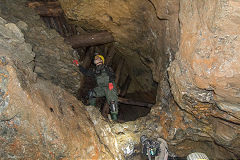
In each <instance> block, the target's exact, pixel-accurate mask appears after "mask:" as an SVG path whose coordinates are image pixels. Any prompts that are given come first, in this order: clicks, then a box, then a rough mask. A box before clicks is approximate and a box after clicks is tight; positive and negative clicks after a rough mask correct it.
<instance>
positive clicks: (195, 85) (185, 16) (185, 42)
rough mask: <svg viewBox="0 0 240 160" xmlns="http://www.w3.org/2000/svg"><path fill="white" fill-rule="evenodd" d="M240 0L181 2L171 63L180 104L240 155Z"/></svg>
mask: <svg viewBox="0 0 240 160" xmlns="http://www.w3.org/2000/svg"><path fill="white" fill-rule="evenodd" d="M239 11H240V10H239V2H236V1H234V0H226V1H217V0H207V1H191V2H190V1H184V0H181V1H180V23H181V39H180V47H179V52H178V53H177V54H176V59H175V60H174V62H173V63H171V66H170V68H169V76H170V82H171V89H172V94H173V96H174V99H175V101H176V102H177V103H178V105H179V106H180V107H181V108H182V109H184V110H185V111H187V112H188V113H191V114H192V115H193V116H194V117H196V118H197V119H198V121H199V123H201V122H202V123H204V126H208V127H209V129H208V130H206V131H205V133H207V134H208V135H209V136H210V137H211V138H213V139H214V141H215V142H216V143H217V144H218V145H220V146H223V147H224V148H227V149H228V150H229V151H231V152H233V153H234V154H235V155H236V156H237V157H240V155H239V151H240V143H239V142H240V139H239V137H240V106H239V101H240V100H239V89H240V87H239V84H240V81H239V73H240V69H239V68H240V66H239V59H240V54H239V50H240V46H239V43H240V39H239V36H240V32H239V18H240V17H239Z"/></svg>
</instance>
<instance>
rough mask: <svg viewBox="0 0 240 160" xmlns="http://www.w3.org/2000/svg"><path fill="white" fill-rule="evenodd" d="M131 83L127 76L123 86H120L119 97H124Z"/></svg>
mask: <svg viewBox="0 0 240 160" xmlns="http://www.w3.org/2000/svg"><path fill="white" fill-rule="evenodd" d="M131 81H132V79H131V77H130V76H129V75H128V76H127V78H126V80H125V81H124V83H123V85H122V86H121V90H120V94H119V95H120V96H121V97H124V96H125V95H126V94H127V91H128V88H129V86H130V83H131Z"/></svg>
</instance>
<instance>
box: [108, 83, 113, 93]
mask: <svg viewBox="0 0 240 160" xmlns="http://www.w3.org/2000/svg"><path fill="white" fill-rule="evenodd" d="M108 88H109V90H110V91H111V90H112V89H113V83H108Z"/></svg>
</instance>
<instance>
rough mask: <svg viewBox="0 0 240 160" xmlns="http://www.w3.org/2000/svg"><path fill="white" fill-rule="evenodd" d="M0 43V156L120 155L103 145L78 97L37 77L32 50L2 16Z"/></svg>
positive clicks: (35, 157) (32, 157)
mask: <svg viewBox="0 0 240 160" xmlns="http://www.w3.org/2000/svg"><path fill="white" fill-rule="evenodd" d="M21 23H22V22H21ZM0 42H1V46H0V148H1V150H0V157H1V159H118V158H119V157H120V156H119V154H117V153H116V151H117V145H112V146H111V147H112V148H110V149H111V151H115V152H113V153H111V151H110V150H109V148H108V147H107V146H105V145H104V144H103V143H102V141H101V139H100V138H99V136H98V133H97V131H96V130H95V127H94V124H93V123H92V121H91V120H90V116H89V114H88V113H87V111H86V109H85V108H84V106H83V104H82V103H81V102H80V101H78V100H77V99H76V98H75V97H73V96H72V95H71V94H70V93H68V92H66V91H65V90H63V89H62V88H60V87H59V86H55V85H53V84H52V83H50V82H48V81H45V80H42V79H39V78H37V76H36V73H34V72H33V68H32V64H31V63H29V61H31V60H32V58H33V57H34V52H32V51H29V50H27V49H28V48H31V45H30V44H29V43H26V41H25V39H24V37H23V33H22V32H21V31H20V29H19V28H18V27H17V26H16V25H15V24H14V23H8V22H7V21H6V20H4V19H2V18H0ZM3 42H6V43H3ZM21 47H22V48H23V49H22V50H18V48H21ZM25 47H26V49H24V48H25ZM16 48H17V49H16ZM26 57H27V58H28V59H27V58H26ZM112 139H114V137H112ZM114 147H115V148H114ZM115 156H116V157H115Z"/></svg>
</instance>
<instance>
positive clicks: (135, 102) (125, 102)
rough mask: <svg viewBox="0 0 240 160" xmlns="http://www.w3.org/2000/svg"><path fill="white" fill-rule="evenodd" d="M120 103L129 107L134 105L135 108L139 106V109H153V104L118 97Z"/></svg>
mask: <svg viewBox="0 0 240 160" xmlns="http://www.w3.org/2000/svg"><path fill="white" fill-rule="evenodd" d="M118 102H119V103H122V104H128V105H134V106H139V107H146V108H151V107H152V106H153V104H150V103H145V102H138V101H134V100H130V99H126V98H122V97H118Z"/></svg>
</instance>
